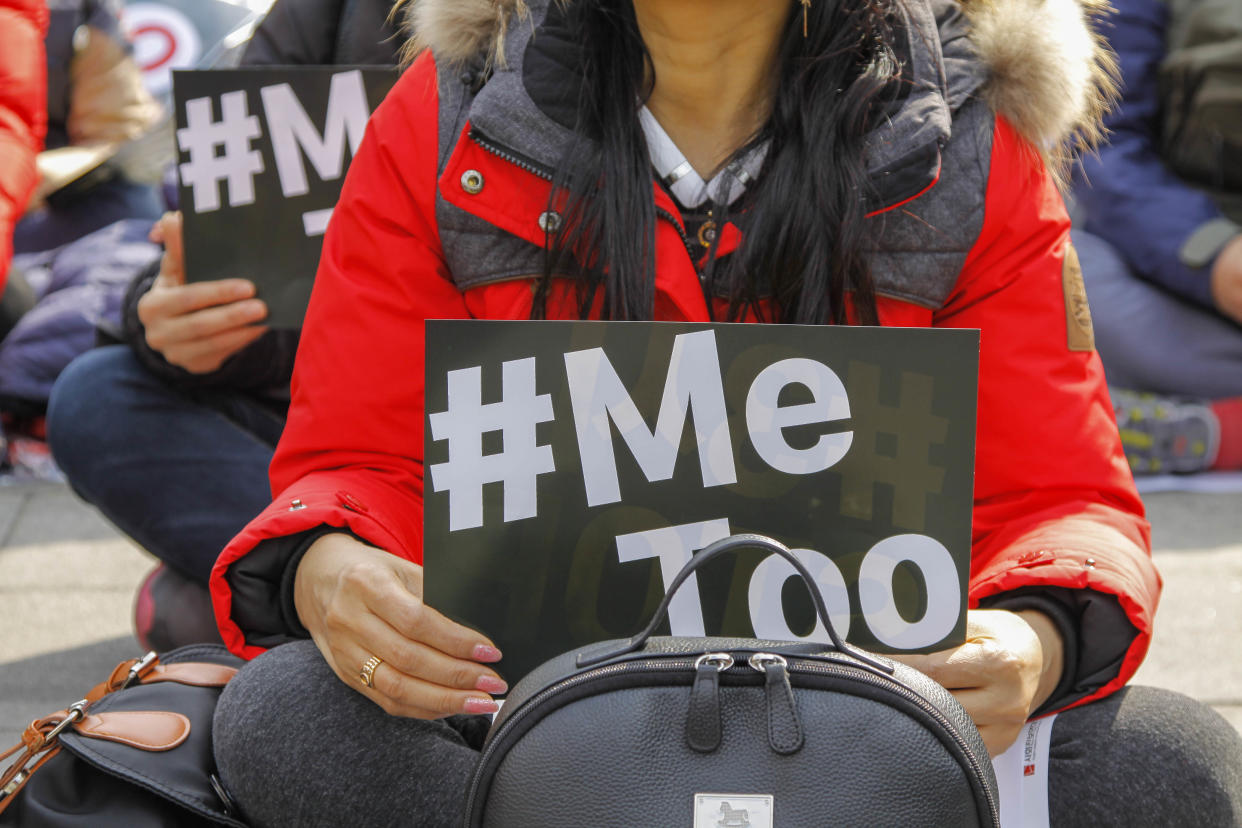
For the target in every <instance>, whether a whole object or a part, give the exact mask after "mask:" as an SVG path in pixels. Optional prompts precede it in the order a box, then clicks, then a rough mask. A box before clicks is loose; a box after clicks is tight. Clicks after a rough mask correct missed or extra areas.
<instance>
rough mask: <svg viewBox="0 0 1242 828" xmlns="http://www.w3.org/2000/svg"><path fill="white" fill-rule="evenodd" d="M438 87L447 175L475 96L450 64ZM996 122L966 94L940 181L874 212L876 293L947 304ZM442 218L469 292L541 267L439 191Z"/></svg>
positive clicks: (533, 248)
mask: <svg viewBox="0 0 1242 828" xmlns="http://www.w3.org/2000/svg"><path fill="white" fill-rule="evenodd" d="M439 90H440V124H439V140H440V152H439V164H438V169H439V171H440V173H441V174H442V173H443V171H444V169H445V168H446V167H447V165H448V161H449V158H450V156H451V155H452V151H453V148H454V147H455V146H456V143H457V141H458V139H459V137H460V136H461V133H462V130H463V129H464V128H465V125H466V121H467V119H468V116H469V112H470V105H471V102H472V101H473V95H472V94H471V88H470V86H469V85H468V84H467V83H465V82H463V80H462V77H461V76H460V75H459V74H458V73H457V72H454V71H452V70H451V69H447V68H446V71H444V72H443V73H442V74H441V77H440V82H439ZM993 124H994V118H993V115H992V113H991V110H990V109H989V108H988V106H987V104H985V103H984V102H983V101H981V100H978V99H972V100H969V101H967V102H966V103H965V104H964V105H963V106H962V107H961V109H960V110H959V111H958V112H957V113H956V115H955V117H954V119H953V137H952V138H951V139H950V140H949V142H948V143H947V144H946V145H945V147H944V149H943V150H942V153H941V170H940V180H939V182H938V183H937V184H936V185H935V186H934V187H932V188H931V190H930V191H929V192H927V193H926V194H925V195H923V196H921V197H919V198H916V199H914V200H913V201H911V202H909V203H907V204H904V205H901V206H899V207H896V208H893V209H892V210H889V211H888V212H886V213H882V214H881V215H879V216H877V217H875V218H874V219H872V221H876V222H879V223H880V225H881V226H880V229H879V233H878V245H877V250H876V252H875V253H873V254H872V255H873V264H872V272H873V274H874V278H875V286H876V292H877V293H879V294H882V295H885V296H891V297H893V298H896V299H901V300H904V301H907V302H913V303H915V304H917V305H920V306H923V307H926V308H930V309H933V310H934V309H937V308H940V307H942V306H943V305H944V303H945V301H946V300H947V298H948V296H949V294H950V292H951V291H952V290H953V286H954V285H955V284H956V282H957V276H958V273H959V272H960V271H961V269H962V264H963V263H964V262H965V260H966V256H967V254H968V253H969V252H970V249H971V247H972V246H973V245H974V243H975V240H976V239H977V238H978V237H979V233H980V231H981V230H982V227H983V212H984V210H983V208H984V195H985V193H986V191H987V183H988V171H989V163H990V156H991V148H992V146H991V145H992V129H993ZM536 218H537V217H532V220H535V219H536ZM436 219H437V222H438V224H439V232H440V241H441V244H442V245H443V250H444V257H445V261H446V263H447V264H448V267H449V271H450V273H452V276H453V281H454V283H455V284H456V285H457V287H458V288H459V289H461V290H463V291H464V290H468V289H470V288H475V287H480V286H482V285H486V284H490V283H494V282H502V281H506V280H509V279H514V278H521V277H529V276H532V275H534V274H538V273H542V272H543V250H542V248H540V247H538V246H537V245H533V244H531V243H530V242H528V241H526V240H525V239H521V238H518V237H516V236H514V235H512V234H510V233H507V232H505V231H504V230H501V229H500V228H498V227H496V226H494V225H492V224H491V223H490V222H487V221H485V220H483V219H481V218H478V217H477V216H474V215H471V214H470V213H468V212H466V211H465V210H462V209H461V208H459V207H456V206H455V205H452V204H450V203H448V202H447V201H445V200H444V199H443V198H442V197H441V196H440V194H439V192H437V194H436Z"/></svg>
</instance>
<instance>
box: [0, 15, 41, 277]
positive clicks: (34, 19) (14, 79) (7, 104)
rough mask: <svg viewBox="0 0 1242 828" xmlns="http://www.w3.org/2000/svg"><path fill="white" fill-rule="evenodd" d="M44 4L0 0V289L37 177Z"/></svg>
mask: <svg viewBox="0 0 1242 828" xmlns="http://www.w3.org/2000/svg"><path fill="white" fill-rule="evenodd" d="M46 30H47V4H46V3H45V2H44V0H0V290H2V289H3V287H4V280H5V277H6V276H7V275H8V272H9V259H10V258H11V257H12V255H13V225H15V224H17V220H18V219H20V218H21V217H22V214H23V213H25V212H26V204H27V203H28V202H29V201H30V194H31V193H32V192H34V188H35V184H36V182H37V180H38V176H37V175H36V173H35V164H34V162H35V155H37V154H38V152H39V150H41V149H42V148H43V135H44V133H45V132H46V130H47V66H46V62H45V60H44V57H43V34H44V32H45V31H46Z"/></svg>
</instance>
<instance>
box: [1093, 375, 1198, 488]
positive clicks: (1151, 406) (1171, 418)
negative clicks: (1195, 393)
mask: <svg viewBox="0 0 1242 828" xmlns="http://www.w3.org/2000/svg"><path fill="white" fill-rule="evenodd" d="M1109 393H1110V394H1111V395H1112V398H1113V413H1114V414H1115V415H1116V417H1117V428H1118V430H1119V431H1120V432H1121V445H1122V447H1123V448H1124V449H1125V452H1126V459H1127V460H1128V461H1129V462H1130V470H1131V471H1133V472H1134V473H1135V474H1166V473H1175V474H1189V473H1192V472H1200V471H1204V470H1205V469H1208V468H1210V467H1211V465H1212V463H1213V462H1214V461H1215V460H1216V453H1217V451H1218V449H1219V447H1220V423H1219V422H1218V421H1217V419H1216V415H1215V414H1213V413H1212V409H1211V408H1209V407H1208V404H1207V402H1206V401H1197V400H1186V399H1178V398H1176V397H1161V396H1157V395H1155V394H1142V393H1139V392H1136V391H1126V390H1124V389H1120V388H1110V389H1109Z"/></svg>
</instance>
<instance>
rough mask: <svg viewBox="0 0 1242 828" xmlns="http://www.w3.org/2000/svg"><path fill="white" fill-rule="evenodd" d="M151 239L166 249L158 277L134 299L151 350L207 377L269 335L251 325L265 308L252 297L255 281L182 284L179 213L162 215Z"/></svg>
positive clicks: (182, 250)
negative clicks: (243, 349) (259, 339)
mask: <svg viewBox="0 0 1242 828" xmlns="http://www.w3.org/2000/svg"><path fill="white" fill-rule="evenodd" d="M150 238H151V241H153V242H156V243H157V244H160V243H162V244H163V245H164V258H163V259H161V260H160V272H159V275H158V276H156V277H155V282H154V283H153V284H152V285H151V289H150V290H148V291H147V292H146V294H145V295H144V296H143V297H142V298H141V299H139V300H138V318H139V319H141V320H142V324H143V327H145V328H146V338H147V345H149V346H150V347H151V350H153V351H155V352H156V353H158V354H160V355H161V356H163V357H164V359H166V360H167V361H168V362H169V363H171V364H173V365H176V366H178V367H180V368H184V369H185V370H187V371H189V372H190V373H192V374H208V373H211V372H212V371H215V370H216V369H217V368H219V367H220V366H221V365H223V364H224V361H225V360H226V359H228V358H229V357H231V356H232V355H233V354H235V353H237V352H238V351H240V350H241V349H242V348H245V347H246V346H247V345H249V344H250V343H251V342H254V341H255V340H256V339H258V338H259V337H260V336H262V335H263V334H264V333H265V332H266V331H267V328H266V327H264V326H262V325H256V324H255V323H256V322H259V321H260V320H262V319H263V318H264V317H266V316H267V305H266V304H264V302H263V300H261V299H255V298H253V297H254V293H255V287H254V283H253V282H249V281H247V280H245V279H216V280H214V281H210V282H195V283H193V284H189V285H187V284H186V283H185V252H184V247H183V246H182V239H181V214H180V213H165V214H164V216H163V217H162V218H160V220H159V222H157V223H156V225H155V227H153V228H152V229H151V236H150Z"/></svg>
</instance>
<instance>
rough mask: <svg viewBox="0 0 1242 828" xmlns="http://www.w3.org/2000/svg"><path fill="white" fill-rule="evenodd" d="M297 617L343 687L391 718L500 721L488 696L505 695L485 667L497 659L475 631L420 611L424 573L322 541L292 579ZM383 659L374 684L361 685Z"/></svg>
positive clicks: (343, 542)
mask: <svg viewBox="0 0 1242 828" xmlns="http://www.w3.org/2000/svg"><path fill="white" fill-rule="evenodd" d="M294 602H295V604H296V606H297V611H298V617H299V618H300V619H301V621H302V623H303V624H304V625H305V626H306V628H307V629H308V630H310V633H311V637H312V638H314V640H315V644H316V645H318V647H319V651H320V652H321V653H323V656H324V658H325V659H326V660H327V662H328V664H329V665H330V666H331V667H332V669H333V670H334V671H335V672H336V674H337V676H338V677H340V679H341V681H343V682H345V683H346V684H348V685H349V686H350V687H353V688H354V689H355V690H357V691H358V692H360V693H362V694H363V695H364V696H366V697H367V698H369V699H371V700H372V701H374V702H375V703H376V704H378V705H379V706H380V707H382V708H383V709H384V710H385V711H387V712H388V713H389V714H391V715H393V716H408V717H411V718H416V719H436V718H440V717H443V716H451V715H453V714H454V713H494V712H496V710H498V709H499V706H498V705H497V704H496V702H495V700H493V699H492V698H491V696H490V695H488V694H489V693H503V692H505V691H506V690H508V687H507V686H506V685H505V683H504V681H502V680H501V679H500V677H499V676H497V675H496V673H495V672H494V671H493V670H491V669H490V668H488V667H485V666H484V663H488V662H495V661H499V660H500V651H499V650H497V649H496V647H495V646H494V645H493V644H492V642H490V641H488V640H487V639H486V638H484V637H483V636H482V635H480V634H479V633H477V632H475V631H474V630H472V629H469V628H468V627H463V626H461V625H460V624H457V623H455V622H453V621H450V620H449V619H447V618H445V617H444V616H443V615H441V614H440V613H438V612H436V611H435V610H433V609H432V608H431V607H428V606H427V605H426V604H424V603H423V568H422V567H421V566H418V565H416V564H412V563H410V562H409V561H406V560H403V559H401V558H398V557H397V556H395V555H390V554H389V553H387V552H384V551H383V550H380V549H376V548H374V547H371V546H367V545H366V544H364V543H360V542H359V541H357V540H354V538H352V537H350V536H349V535H345V534H340V533H334V534H330V535H324V536H323V537H322V538H320V539H319V540H317V541H315V542H314V543H313V544H311V547H310V549H308V550H307V552H306V555H305V556H304V557H303V558H302V562H301V564H300V565H299V566H298V570H297V576H296V578H295V581H294ZM371 656H376V657H377V658H380V659H383V663H381V664H380V665H379V666H378V667H377V668H375V670H374V672H373V674H372V685H373V686H371V687H368V686H367V685H365V684H364V683H363V681H362V679H361V677H360V672H361V670H362V666H363V664H364V663H365V662H366V661H367V659H369V658H371Z"/></svg>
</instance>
